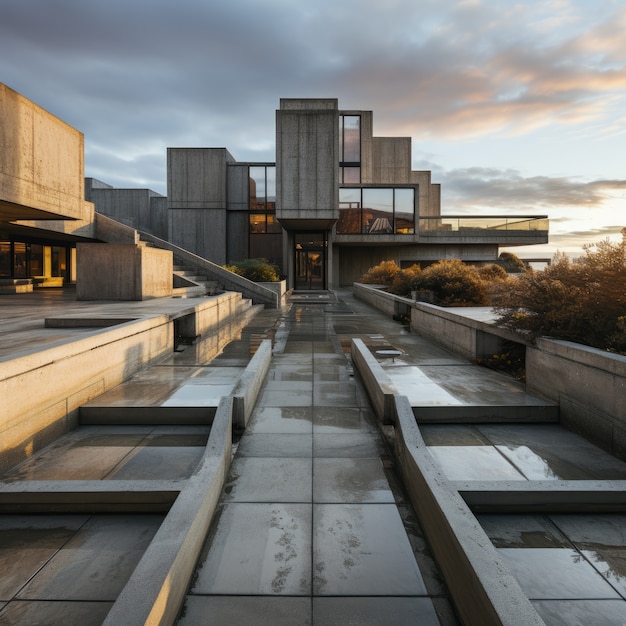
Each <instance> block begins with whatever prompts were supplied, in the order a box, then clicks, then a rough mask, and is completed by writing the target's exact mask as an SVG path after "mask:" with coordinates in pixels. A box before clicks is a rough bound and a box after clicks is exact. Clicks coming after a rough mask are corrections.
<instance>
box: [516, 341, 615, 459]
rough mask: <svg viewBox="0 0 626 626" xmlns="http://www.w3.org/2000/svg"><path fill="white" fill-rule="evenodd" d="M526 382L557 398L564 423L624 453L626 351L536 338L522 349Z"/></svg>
mask: <svg viewBox="0 0 626 626" xmlns="http://www.w3.org/2000/svg"><path fill="white" fill-rule="evenodd" d="M526 386H527V389H528V391H529V392H530V393H535V394H537V395H540V396H543V397H545V398H548V399H549V400H552V401H553V402H558V403H559V405H560V414H561V422H562V423H563V424H564V425H565V426H567V427H568V428H570V429H571V430H574V431H576V432H578V433H580V434H582V435H583V436H584V437H586V438H587V439H589V440H590V441H593V442H594V443H596V444H597V445H599V446H600V447H602V448H604V449H605V450H608V451H609V452H611V453H612V454H614V455H615V456H617V457H619V458H621V459H626V356H622V355H618V354H611V353H608V352H605V351H603V350H597V349H596V348H590V347H587V346H583V345H580V344H576V343H571V342H569V341H558V340H555V339H543V338H540V339H537V342H536V345H535V346H529V347H528V348H527V349H526Z"/></svg>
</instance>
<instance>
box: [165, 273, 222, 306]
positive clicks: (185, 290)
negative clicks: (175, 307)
mask: <svg viewBox="0 0 626 626" xmlns="http://www.w3.org/2000/svg"><path fill="white" fill-rule="evenodd" d="M220 291H221V290H220V288H219V285H218V282H217V281H216V280H212V279H210V278H209V277H208V276H207V275H206V274H200V273H198V270H197V269H195V268H192V267H189V266H187V265H175V266H174V295H176V296H181V297H182V296H184V297H187V298H190V297H200V296H214V295H215V294H217V293H219V292H220Z"/></svg>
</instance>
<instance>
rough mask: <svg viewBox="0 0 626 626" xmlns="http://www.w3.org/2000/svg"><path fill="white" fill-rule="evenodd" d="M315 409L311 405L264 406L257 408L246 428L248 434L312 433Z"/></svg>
mask: <svg viewBox="0 0 626 626" xmlns="http://www.w3.org/2000/svg"><path fill="white" fill-rule="evenodd" d="M312 414H313V410H312V408H311V407H310V406H299V407H293V406H286V407H276V406H269V407H268V406H262V407H258V408H256V409H255V410H254V411H253V413H252V416H251V417H250V422H249V423H248V426H247V428H246V434H248V435H253V434H256V433H283V434H311V432H312V429H313V424H312V417H313V415H312Z"/></svg>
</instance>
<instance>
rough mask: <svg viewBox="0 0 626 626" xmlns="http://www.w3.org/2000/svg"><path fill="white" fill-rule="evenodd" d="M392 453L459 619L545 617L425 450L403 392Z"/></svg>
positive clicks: (517, 621)
mask: <svg viewBox="0 0 626 626" xmlns="http://www.w3.org/2000/svg"><path fill="white" fill-rule="evenodd" d="M395 404H396V412H397V415H396V435H395V442H396V443H395V446H396V449H395V454H396V459H397V462H398V466H399V469H400V472H401V474H402V478H403V482H404V486H405V488H406V490H407V492H408V494H409V498H410V500H411V502H412V504H413V506H414V507H415V510H416V512H417V515H418V518H419V521H420V524H421V526H422V528H423V529H424V532H425V534H426V537H427V539H428V543H429V545H430V547H431V549H432V551H433V553H434V556H435V558H436V560H437V564H438V566H439V568H440V570H441V572H442V574H443V576H444V578H445V580H446V582H447V584H448V588H449V589H450V593H451V596H452V600H453V602H454V606H455V608H456V610H457V613H458V615H459V617H460V620H461V622H462V623H463V624H480V625H481V626H491V625H493V626H502V625H504V624H506V625H510V626H522V625H524V626H526V625H528V626H530V625H536V626H539V625H540V624H543V623H544V622H543V621H542V620H541V618H540V617H539V616H538V614H537V612H536V611H535V609H534V607H533V606H532V604H531V602H530V600H529V599H528V598H527V596H526V594H524V593H523V591H522V590H521V588H520V586H519V583H518V582H517V580H516V579H515V578H514V577H513V576H512V575H511V573H510V571H509V569H508V568H507V567H506V565H505V564H504V563H503V562H502V560H501V559H500V557H499V556H498V554H497V551H496V549H495V548H494V547H493V544H492V543H491V541H490V540H489V538H488V537H487V535H486V534H485V532H484V531H483V529H482V528H481V526H480V524H479V523H478V522H477V520H476V518H475V517H474V515H473V514H472V512H471V511H470V509H469V507H468V506H467V504H466V503H465V502H464V501H463V498H462V497H461V496H460V495H459V493H458V492H457V491H456V490H455V489H453V488H452V487H451V485H450V483H449V482H448V481H447V479H446V478H445V477H444V476H443V474H442V473H441V470H440V469H439V467H438V466H437V465H436V463H435V461H434V459H433V458H432V456H431V455H430V453H429V452H428V450H427V448H426V446H425V445H424V441H423V439H422V436H421V434H420V431H419V428H418V426H417V424H416V422H415V418H414V416H413V411H412V409H411V406H410V404H409V401H408V399H407V398H406V396H396V397H395Z"/></svg>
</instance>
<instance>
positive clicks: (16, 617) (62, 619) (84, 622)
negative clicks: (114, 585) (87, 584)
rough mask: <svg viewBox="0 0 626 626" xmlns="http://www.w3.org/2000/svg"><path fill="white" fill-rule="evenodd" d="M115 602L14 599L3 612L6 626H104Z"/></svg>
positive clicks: (1, 619) (1, 621) (0, 620)
mask: <svg viewBox="0 0 626 626" xmlns="http://www.w3.org/2000/svg"><path fill="white" fill-rule="evenodd" d="M112 606H113V602H78V601H72V602H67V601H63V600H48V601H46V600H34V601H29V600H14V601H13V602H10V603H9V604H8V605H7V606H6V608H5V609H3V610H1V611H0V624H2V625H3V626H4V625H6V626H17V625H22V626H33V625H34V624H42V625H44V624H45V625H56V624H63V626H101V624H102V622H104V619H105V618H106V616H107V613H108V612H109V611H110V610H111V607H112Z"/></svg>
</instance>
